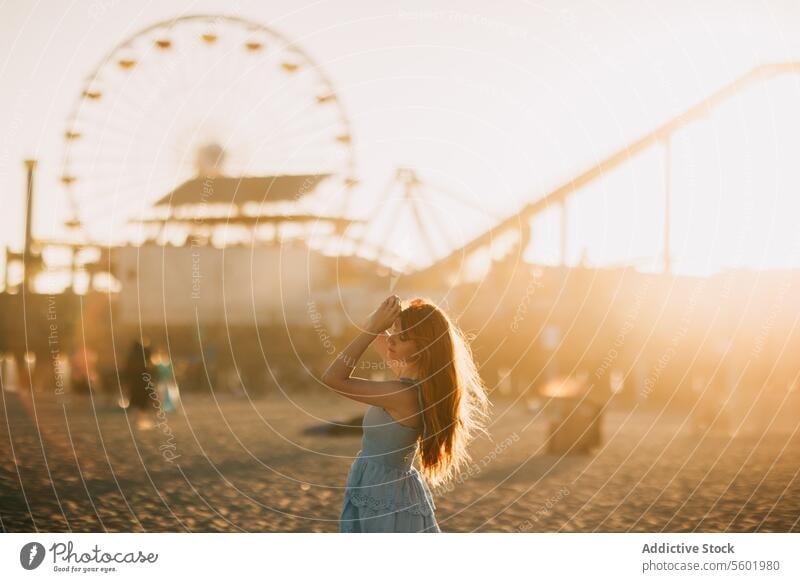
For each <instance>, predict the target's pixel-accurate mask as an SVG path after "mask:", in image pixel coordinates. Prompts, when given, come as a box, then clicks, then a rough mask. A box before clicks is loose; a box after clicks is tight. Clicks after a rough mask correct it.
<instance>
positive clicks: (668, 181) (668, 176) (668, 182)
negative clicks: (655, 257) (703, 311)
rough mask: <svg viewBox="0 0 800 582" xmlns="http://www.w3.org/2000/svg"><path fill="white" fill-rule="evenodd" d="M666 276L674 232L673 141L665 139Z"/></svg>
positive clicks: (669, 265)
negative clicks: (672, 231)
mask: <svg viewBox="0 0 800 582" xmlns="http://www.w3.org/2000/svg"><path fill="white" fill-rule="evenodd" d="M663 143H664V251H663V252H664V274H666V275H669V274H670V273H672V253H671V252H670V244H671V243H670V231H671V230H672V217H671V215H670V211H671V209H672V139H671V137H670V136H667V137H666V138H664V142H663Z"/></svg>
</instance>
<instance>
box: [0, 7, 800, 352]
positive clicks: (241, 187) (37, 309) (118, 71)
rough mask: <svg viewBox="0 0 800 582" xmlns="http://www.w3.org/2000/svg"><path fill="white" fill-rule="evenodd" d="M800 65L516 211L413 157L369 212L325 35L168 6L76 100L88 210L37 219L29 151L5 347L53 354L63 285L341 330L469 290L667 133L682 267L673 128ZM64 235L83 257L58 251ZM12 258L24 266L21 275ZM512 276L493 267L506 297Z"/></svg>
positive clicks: (75, 305)
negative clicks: (367, 316) (57, 282)
mask: <svg viewBox="0 0 800 582" xmlns="http://www.w3.org/2000/svg"><path fill="white" fill-rule="evenodd" d="M797 72H800V64H798V63H782V64H774V65H765V66H761V67H758V68H756V69H754V70H753V71H751V72H749V73H747V74H746V75H744V76H743V77H741V78H739V79H737V80H736V81H734V82H733V83H731V84H730V85H728V86H726V87H724V88H722V89H720V90H719V91H717V92H715V93H714V94H712V95H710V96H709V97H707V98H705V99H703V100H701V101H700V102H698V103H697V104H695V105H693V106H692V107H690V108H688V109H687V110H686V111H685V112H684V113H682V114H680V115H678V116H676V117H675V118H673V119H671V120H669V121H667V122H666V123H664V124H663V125H661V126H660V127H657V128H656V129H654V130H652V131H650V132H649V133H647V134H646V135H644V136H643V137H641V138H639V139H637V140H635V141H633V142H632V143H630V144H627V145H626V146H625V147H623V148H620V150H619V151H617V152H614V153H612V154H611V155H610V156H609V157H607V158H606V159H603V160H601V161H600V162H598V163H597V164H595V165H593V166H592V167H590V168H588V169H586V170H585V171H584V172H581V173H579V174H577V175H576V177H575V178H573V179H571V180H569V181H567V182H566V183H564V184H562V185H561V186H559V187H557V188H555V189H554V190H553V191H551V192H549V193H547V194H545V195H544V196H538V197H536V199H535V200H534V201H532V202H530V203H528V204H526V205H525V206H524V207H523V208H521V209H520V210H519V211H518V212H516V213H514V214H513V215H512V216H508V217H500V216H496V215H494V214H493V212H492V211H491V210H490V209H487V208H482V207H481V206H480V205H476V204H475V203H474V202H472V201H470V200H469V199H468V198H466V197H464V196H461V195H458V194H455V193H453V192H451V191H449V190H448V189H446V188H442V187H439V186H433V185H431V184H430V183H428V182H426V181H425V180H423V179H422V178H420V177H419V176H418V175H417V174H416V173H415V172H414V171H413V170H412V169H409V168H402V169H399V170H398V171H397V173H396V175H395V176H394V177H393V178H392V179H391V180H390V181H389V183H388V184H387V186H386V188H385V189H384V191H383V193H382V195H381V196H380V197H379V198H377V200H376V204H375V205H374V212H373V214H372V215H370V216H366V217H364V216H356V214H355V213H354V212H353V210H354V208H353V206H354V204H353V193H354V192H355V191H356V190H357V188H358V187H359V181H358V179H357V177H356V164H355V159H354V153H353V151H354V148H353V145H354V137H353V131H352V128H351V126H350V122H349V119H348V116H347V115H346V113H345V111H344V108H343V106H342V103H341V102H340V100H339V98H338V96H337V94H336V92H335V90H334V87H333V85H332V83H331V82H330V80H329V79H328V78H327V76H326V75H325V73H324V72H323V71H322V70H321V69H320V67H319V66H318V65H317V64H316V63H315V62H314V61H313V59H312V58H311V57H309V55H308V54H306V53H305V52H304V51H302V50H301V49H300V48H299V47H298V46H297V45H295V44H293V43H292V42H290V41H289V40H288V39H286V38H285V37H283V36H281V35H280V34H278V33H276V32H275V31H273V30H271V29H269V28H267V27H265V26H262V25H260V24H258V23H255V22H251V21H248V20H244V19H241V18H235V17H228V16H187V17H183V18H178V19H175V20H170V21H166V22H160V23H157V24H154V25H153V26H150V27H148V28H146V29H145V30H142V31H141V32H139V33H137V34H135V35H134V36H132V37H130V38H128V39H125V40H124V41H123V42H121V43H120V44H119V45H118V46H117V47H115V48H114V49H113V50H112V51H111V52H110V53H109V54H108V55H106V56H105V57H104V58H103V59H102V60H101V62H100V64H99V65H98V66H97V67H96V69H95V70H94V71H93V72H92V73H91V74H90V75H89V76H88V78H87V81H86V84H85V86H84V88H83V90H82V92H81V94H80V95H79V96H78V98H77V100H76V102H75V105H74V107H73V109H72V113H71V115H70V117H69V119H68V120H67V123H66V128H65V130H64V133H63V141H64V159H63V166H62V171H61V182H62V184H63V186H64V189H65V192H66V197H67V200H68V201H69V206H70V209H71V216H69V217H68V219H67V220H66V221H65V223H64V230H63V232H62V233H61V234H60V236H58V237H56V238H53V239H36V238H35V237H34V236H33V232H32V224H33V221H32V216H33V209H34V206H35V205H34V194H35V191H34V177H35V176H34V173H35V169H36V162H35V161H34V160H27V161H26V162H25V165H26V169H27V204H26V220H25V224H26V229H25V242H24V248H23V250H22V251H21V252H16V253H14V252H10V251H8V250H7V251H6V262H5V265H6V266H5V268H6V273H5V276H4V283H5V292H4V293H3V294H2V295H0V300H2V303H3V306H2V307H3V309H2V313H3V314H4V315H3V316H2V317H0V351H5V352H13V353H15V354H16V358H17V360H18V361H20V362H21V361H22V360H21V358H22V357H23V355H24V354H26V353H28V352H31V351H33V352H37V353H40V355H46V354H47V353H48V349H49V346H50V344H49V341H50V335H52V331H51V322H49V315H50V314H51V313H52V312H53V311H54V310H55V304H56V303H58V309H59V310H60V311H59V312H60V313H69V314H72V315H73V316H75V317H76V318H78V317H84V316H85V314H82V309H84V307H82V305H83V304H84V303H85V302H86V301H87V300H88V298H90V297H91V298H94V299H95V300H98V298H100V299H101V300H102V301H105V302H106V304H107V307H106V310H107V312H106V314H105V316H104V317H105V320H108V319H109V313H110V310H111V304H112V303H113V304H114V305H115V307H114V310H115V314H116V315H118V316H119V317H118V321H119V322H120V323H121V324H122V326H123V327H124V326H126V325H127V326H128V327H129V328H130V329H135V330H139V331H141V330H143V329H144V330H146V329H150V330H156V329H157V328H158V327H159V326H160V327H161V328H162V333H163V328H165V327H166V326H167V325H170V326H173V327H174V326H178V327H181V326H183V327H185V328H187V329H190V330H191V329H194V328H195V327H197V326H199V325H201V324H202V325H203V326H204V327H211V328H218V329H224V330H226V333H227V329H228V327H229V326H237V325H238V326H241V327H243V328H253V327H263V326H274V327H276V328H278V327H283V326H288V327H291V326H295V325H296V326H306V327H308V326H309V324H310V323H309V322H310V320H309V309H310V308H309V306H310V305H311V306H313V309H314V310H315V311H316V310H319V311H321V312H324V313H326V316H327V317H326V322H327V325H328V326H329V327H330V332H331V333H332V334H333V335H336V334H337V333H338V332H340V331H341V329H342V328H343V327H344V325H345V324H346V322H347V319H346V318H345V315H344V313H352V312H355V311H358V308H357V306H363V305H364V304H370V303H371V302H373V301H374V300H375V299H377V298H379V297H382V296H384V295H385V294H386V293H387V292H389V291H390V290H391V291H394V290H396V289H398V288H407V289H408V290H409V292H413V293H415V294H423V295H428V296H430V297H431V298H433V299H435V300H436V299H438V298H439V297H442V296H448V295H450V296H452V295H453V294H455V295H457V294H458V292H457V291H455V292H454V291H453V290H454V289H456V288H457V287H458V286H459V285H460V284H461V283H463V282H464V281H465V279H464V268H465V265H467V264H469V263H470V261H473V260H475V259H476V257H478V256H481V255H482V256H483V257H484V259H485V256H486V255H487V254H488V256H489V263H488V267H487V268H488V269H498V268H502V265H504V264H505V265H520V264H522V263H523V261H522V255H523V252H524V251H525V249H526V248H527V247H528V246H529V244H530V242H531V228H532V226H531V224H532V222H531V219H532V218H533V217H535V216H536V215H537V214H539V213H541V212H543V211H545V210H546V209H548V208H550V207H553V206H556V207H559V208H560V209H561V228H560V236H561V263H562V267H563V265H564V263H565V254H566V253H565V247H566V240H567V220H566V214H567V206H566V204H565V201H566V200H568V199H569V197H570V196H572V195H573V194H574V193H575V192H576V191H577V190H579V189H580V188H582V187H583V186H585V185H587V184H589V183H591V182H592V181H594V180H596V179H598V178H599V177H601V176H603V175H604V174H607V173H608V172H610V171H611V170H613V169H614V168H616V167H618V166H619V165H621V164H624V163H625V162H626V160H629V159H630V158H631V157H632V156H634V155H636V154H637V153H639V152H641V151H643V150H645V149H647V148H650V147H654V146H656V147H658V146H659V145H661V146H662V147H663V153H664V166H665V178H666V179H665V208H664V210H665V211H664V222H665V228H664V233H665V235H664V236H665V237H666V240H665V244H664V256H663V266H664V270H665V272H669V271H670V265H671V260H670V255H669V249H670V243H669V238H668V237H669V232H670V228H669V220H670V212H669V211H670V180H669V177H670V174H671V170H670V164H671V155H670V140H671V137H672V136H673V134H674V133H675V132H676V131H678V130H679V129H681V128H682V127H683V126H685V125H686V124H689V123H692V122H693V121H695V120H696V119H698V118H700V117H702V116H704V115H706V114H708V112H709V111H710V110H711V109H713V108H715V107H717V106H718V105H719V104H720V103H721V102H722V101H724V100H726V99H728V98H729V97H731V96H732V95H734V94H736V93H737V92H740V91H742V90H743V89H744V88H746V87H747V86H749V85H751V84H753V83H755V82H757V81H760V80H763V79H766V78H771V77H774V76H777V75H781V74H786V73H797ZM254 120H255V121H254ZM453 208H458V212H459V213H460V214H463V213H465V212H472V213H473V214H474V215H475V216H476V218H477V220H478V223H480V221H481V220H482V221H483V223H482V224H483V228H482V230H481V231H479V232H480V233H479V234H478V235H477V236H472V235H467V236H466V237H465V235H464V233H461V232H458V231H457V228H458V226H459V225H458V224H455V223H456V222H457V221H454V220H452V216H453V212H452V209H453ZM48 249H61V250H62V251H66V254H67V255H68V256H69V257H70V258H69V260H68V261H65V262H62V263H61V264H49V263H48V261H45V260H44V259H43V257H45V254H46V253H45V251H46V250H48ZM484 262H485V261H484ZM498 265H499V266H498ZM10 266H11V267H16V268H17V270H18V271H19V270H21V271H22V276H21V278H20V280H19V281H18V282H15V281H12V280H11V277H10V275H9V273H10V269H9V267H10ZM20 266H21V269H19V267H20ZM528 267H530V265H528ZM529 270H530V269H529ZM494 272H495V273H499V272H501V271H498V270H495V271H494ZM560 272H561V273H562V275H563V272H564V271H563V269H561V270H560ZM505 275H508V273H507V272H505V273H504V277H505ZM54 276H61V280H62V281H64V289H65V290H64V292H62V293H60V294H58V296H57V298H54V297H56V296H52V295H50V296H48V295H44V294H41V293H38V294H37V293H34V291H35V290H36V287H37V280H38V279H39V278H40V277H54ZM559 276H561V275H559ZM524 278H525V279H528V278H529V277H528V276H527V275H526V276H525V277H524ZM502 279H503V277H487V282H488V284H487V287H488V288H489V290H488V291H486V293H487V301H488V304H493V305H494V306H495V307H496V306H497V305H498V304H499V301H500V299H498V297H499V296H500V292H499V291H498V289H500V288H501V287H502V286H503V285H504V284H505V281H504V280H502ZM473 282H474V281H473ZM143 290H144V291H143ZM556 291H558V290H556ZM558 296H559V297H561V295H558ZM488 304H487V305H488ZM476 305H477V304H476ZM474 308H476V309H477V307H474ZM487 309H488V311H486V313H494V312H493V311H492V310H491V309H489V307H487ZM343 312H344V313H343ZM68 319H69V318H68V317H66V316H61V317H60V318H59V323H60V324H61V328H59V334H60V338H61V340H60V341H61V342H62V343H61V347H62V348H63V349H65V350H67V349H69V345H68V342H67V339H66V337H67V332H66V331H65V329H67V328H70V329H72V328H74V327H76V324H75V322H70V321H68ZM100 319H102V317H101V318H100ZM484 319H485V314H484ZM37 326H38V327H37ZM98 327H102V326H98ZM83 328H84V329H88V327H87V326H86V325H83ZM37 329H38V331H36V330H37ZM198 329H199V328H198ZM109 333H110V332H109ZM115 333H116V330H115ZM82 341H84V342H85V341H86V338H85V337H84V338H83V340H82ZM99 341H100V342H102V341H104V340H99ZM259 341H260V340H259ZM499 345H500V344H498V346H497V347H498V348H499Z"/></svg>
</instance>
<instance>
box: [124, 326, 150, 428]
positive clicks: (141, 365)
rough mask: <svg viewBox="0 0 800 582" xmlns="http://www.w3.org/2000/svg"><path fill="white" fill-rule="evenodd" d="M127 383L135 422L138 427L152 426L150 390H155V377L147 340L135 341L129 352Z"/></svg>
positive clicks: (129, 406)
mask: <svg viewBox="0 0 800 582" xmlns="http://www.w3.org/2000/svg"><path fill="white" fill-rule="evenodd" d="M124 376H125V384H126V386H127V387H128V411H130V412H131V414H132V416H133V422H134V424H135V425H136V426H137V427H138V428H143V429H146V428H151V427H152V426H153V419H152V418H150V414H149V413H150V412H151V411H153V410H154V409H153V400H152V399H151V398H150V391H152V390H155V378H153V365H152V356H151V352H150V347H149V345H147V342H145V343H142V342H139V341H135V342H133V345H132V346H131V351H130V352H129V353H128V361H127V363H126V365H125V372H124Z"/></svg>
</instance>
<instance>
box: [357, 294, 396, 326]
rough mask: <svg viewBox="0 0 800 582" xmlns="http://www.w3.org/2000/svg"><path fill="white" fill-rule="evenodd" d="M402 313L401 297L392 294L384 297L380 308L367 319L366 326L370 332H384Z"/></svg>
mask: <svg viewBox="0 0 800 582" xmlns="http://www.w3.org/2000/svg"><path fill="white" fill-rule="evenodd" d="M399 315H400V298H399V297H398V296H397V295H392V296H390V297H387V298H386V299H384V301H383V303H381V304H380V305H379V306H378V308H377V309H376V310H375V311H373V312H372V314H371V315H370V316H369V318H368V319H367V323H366V324H365V325H364V328H365V329H366V331H368V332H369V333H374V334H379V333H383V332H384V331H386V330H387V329H389V328H390V327H392V324H393V323H394V322H395V320H396V319H397V318H398V316H399Z"/></svg>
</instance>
